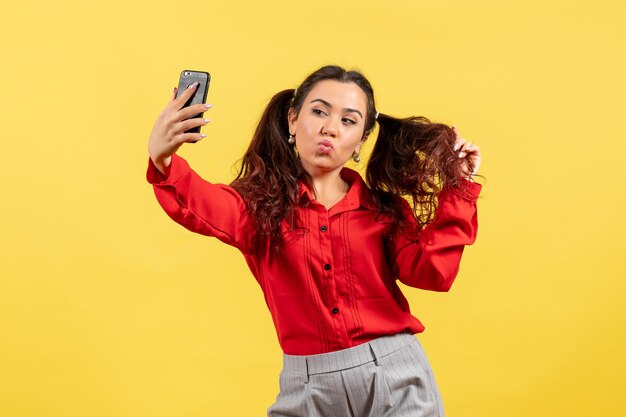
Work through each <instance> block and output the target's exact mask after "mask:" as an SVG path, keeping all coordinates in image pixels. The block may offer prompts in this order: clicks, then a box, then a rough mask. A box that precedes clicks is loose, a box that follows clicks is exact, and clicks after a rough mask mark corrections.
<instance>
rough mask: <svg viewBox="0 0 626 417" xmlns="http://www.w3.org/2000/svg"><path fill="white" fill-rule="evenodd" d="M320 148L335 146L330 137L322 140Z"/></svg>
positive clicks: (332, 147)
mask: <svg viewBox="0 0 626 417" xmlns="http://www.w3.org/2000/svg"><path fill="white" fill-rule="evenodd" d="M320 148H329V149H335V147H334V146H333V143H332V142H331V141H329V140H328V139H324V140H323V141H321V142H320Z"/></svg>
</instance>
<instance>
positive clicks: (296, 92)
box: [293, 88, 298, 98]
mask: <svg viewBox="0 0 626 417" xmlns="http://www.w3.org/2000/svg"><path fill="white" fill-rule="evenodd" d="M296 94H298V89H297V88H294V90H293V96H294V98H295V97H296Z"/></svg>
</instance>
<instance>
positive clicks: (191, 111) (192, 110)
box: [176, 104, 213, 121]
mask: <svg viewBox="0 0 626 417" xmlns="http://www.w3.org/2000/svg"><path fill="white" fill-rule="evenodd" d="M211 107H213V105H212V104H194V105H193V106H189V107H185V108H182V109H180V110H179V111H178V113H177V114H176V119H177V120H178V121H181V120H185V119H189V118H190V117H191V116H193V115H196V114H200V116H202V113H204V112H205V111H207V110H208V109H210V108H211Z"/></svg>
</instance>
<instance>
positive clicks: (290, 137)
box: [287, 134, 296, 145]
mask: <svg viewBox="0 0 626 417" xmlns="http://www.w3.org/2000/svg"><path fill="white" fill-rule="evenodd" d="M287 142H289V143H290V144H292V145H293V144H294V143H296V137H295V136H294V135H292V134H289V139H287Z"/></svg>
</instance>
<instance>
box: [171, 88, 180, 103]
mask: <svg viewBox="0 0 626 417" xmlns="http://www.w3.org/2000/svg"><path fill="white" fill-rule="evenodd" d="M176 93H178V87H174V90H173V91H172V99H171V100H170V102H172V101H174V100H176Z"/></svg>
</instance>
